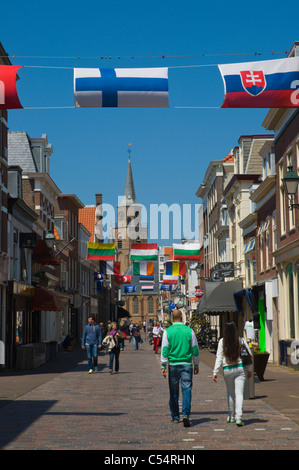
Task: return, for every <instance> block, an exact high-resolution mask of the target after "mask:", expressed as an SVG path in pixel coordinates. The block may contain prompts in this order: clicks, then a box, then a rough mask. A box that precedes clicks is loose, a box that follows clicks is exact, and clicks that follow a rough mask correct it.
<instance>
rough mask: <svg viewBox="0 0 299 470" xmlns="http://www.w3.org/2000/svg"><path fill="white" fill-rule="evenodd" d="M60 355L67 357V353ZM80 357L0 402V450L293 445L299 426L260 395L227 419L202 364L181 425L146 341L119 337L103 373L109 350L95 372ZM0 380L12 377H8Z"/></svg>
mask: <svg viewBox="0 0 299 470" xmlns="http://www.w3.org/2000/svg"><path fill="white" fill-rule="evenodd" d="M65 354H66V355H67V354H69V357H70V358H71V354H72V353H65ZM77 354H81V353H80V352H79V353H78V352H77ZM81 356H82V360H81V362H79V363H78V364H77V365H76V366H75V367H74V368H72V369H71V370H69V371H66V372H60V373H59V374H52V375H51V374H49V377H48V379H47V380H43V381H41V382H42V383H39V382H38V377H39V376H38V374H36V375H33V376H32V387H33V389H32V390H28V391H27V392H26V393H24V394H22V395H21V396H19V397H18V398H16V399H15V400H13V401H11V402H10V403H5V404H3V406H2V407H1V408H0V448H1V449H5V450H8V449H9V450H19V449H27V450H38V449H41V450H98V449H102V450H105V451H109V452H111V451H113V450H121V451H124V450H127V451H133V450H165V451H186V450H188V451H195V450H200V449H202V450H214V449H217V450H233V449H238V450H264V449H267V450H274V449H275V450H278V449H283V450H291V449H299V426H298V425H297V424H296V423H295V422H294V421H293V420H291V419H289V418H288V417H286V416H285V415H283V414H281V413H279V412H278V411H276V410H275V409H274V408H272V407H270V406H269V405H268V404H267V403H265V401H263V400H262V399H260V398H258V399H254V400H246V401H245V405H244V421H245V426H244V427H243V428H238V427H236V426H235V425H234V424H227V423H226V417H227V404H226V389H225V385H224V381H223V378H222V376H220V377H219V381H218V383H217V384H215V383H214V382H213V381H212V371H211V368H210V367H209V366H208V365H206V364H203V363H201V364H200V370H199V375H198V376H195V377H194V388H193V399H192V413H191V422H192V424H191V427H190V428H184V427H183V425H182V424H181V423H180V424H173V423H172V422H171V421H170V415H169V409H168V383H167V380H165V379H164V378H163V377H162V376H161V374H160V363H159V356H157V355H154V353H153V351H152V347H151V346H150V345H149V344H148V343H147V342H144V343H143V344H142V345H141V347H140V349H139V350H138V351H134V350H133V345H132V343H128V342H126V347H125V351H124V352H122V353H121V357H120V372H119V373H118V374H113V375H110V373H109V372H108V356H107V355H105V354H104V353H101V354H100V356H99V372H98V373H95V374H92V375H88V373H87V361H86V359H85V355H84V353H82V355H81ZM81 356H80V357H81ZM24 377H25V378H26V374H24V375H23V376H21V377H20V380H21V379H22V378H24ZM0 380H5V381H10V382H12V383H13V381H14V378H13V376H11V377H9V376H6V377H0ZM24 380H25V379H24ZM2 383H3V384H4V381H3V382H2ZM5 383H6V384H7V383H8V382H5ZM0 384H1V382H0ZM6 386H7V385H6ZM0 395H1V394H0Z"/></svg>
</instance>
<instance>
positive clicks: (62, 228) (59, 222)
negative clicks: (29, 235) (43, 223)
mask: <svg viewBox="0 0 299 470" xmlns="http://www.w3.org/2000/svg"><path fill="white" fill-rule="evenodd" d="M54 226H55V229H56V230H57V233H58V235H59V238H60V239H61V240H65V241H67V223H66V221H65V220H64V218H61V219H58V218H55V220H54Z"/></svg>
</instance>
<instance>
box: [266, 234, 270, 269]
mask: <svg viewBox="0 0 299 470" xmlns="http://www.w3.org/2000/svg"><path fill="white" fill-rule="evenodd" d="M266 264H267V268H270V266H271V236H270V230H269V228H268V229H267V230H266Z"/></svg>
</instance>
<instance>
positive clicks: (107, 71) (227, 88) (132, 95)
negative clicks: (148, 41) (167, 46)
mask: <svg viewBox="0 0 299 470" xmlns="http://www.w3.org/2000/svg"><path fill="white" fill-rule="evenodd" d="M215 65H217V64H213V66H215ZM22 67H26V66H23V65H20V66H14V65H1V66H0V109H18V108H23V107H22V105H21V103H20V101H19V98H18V94H17V87H16V81H17V78H18V77H17V71H18V70H19V69H20V68H22ZM30 67H31V68H33V67H34V66H30ZM37 67H38V66H37ZM57 68H59V67H57ZM61 68H64V67H61ZM218 69H219V71H220V73H221V75H222V78H223V82H224V102H223V104H222V106H221V107H222V108H299V91H298V80H299V57H288V58H283V59H276V60H268V61H257V62H244V63H233V64H219V65H218ZM72 70H73V90H74V101H75V102H74V107H75V108H79V107H89V108H94V107H108V108H111V107H135V108H139V107H163V108H164V107H169V103H168V101H169V98H168V68H167V67H156V68H155V67H151V68H72ZM57 108H59V107H57ZM31 109H35V108H31ZM36 109H39V107H37V108H36Z"/></svg>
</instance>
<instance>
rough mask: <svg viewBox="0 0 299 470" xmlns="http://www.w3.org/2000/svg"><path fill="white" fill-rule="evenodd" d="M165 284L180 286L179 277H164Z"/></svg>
mask: <svg viewBox="0 0 299 470" xmlns="http://www.w3.org/2000/svg"><path fill="white" fill-rule="evenodd" d="M163 284H178V276H167V275H166V276H163Z"/></svg>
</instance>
